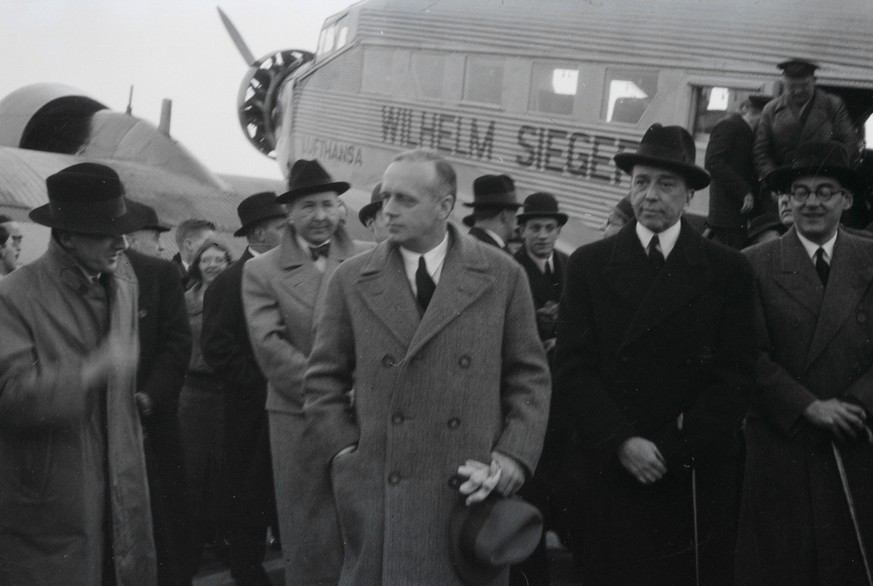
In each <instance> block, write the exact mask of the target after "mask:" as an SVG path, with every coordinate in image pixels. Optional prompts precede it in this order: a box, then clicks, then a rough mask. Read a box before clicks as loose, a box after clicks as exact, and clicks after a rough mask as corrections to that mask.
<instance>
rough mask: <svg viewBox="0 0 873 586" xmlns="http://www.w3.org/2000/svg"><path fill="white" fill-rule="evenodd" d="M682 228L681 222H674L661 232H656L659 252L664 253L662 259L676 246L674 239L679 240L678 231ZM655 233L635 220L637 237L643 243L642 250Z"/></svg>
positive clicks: (647, 245) (646, 246) (646, 248)
mask: <svg viewBox="0 0 873 586" xmlns="http://www.w3.org/2000/svg"><path fill="white" fill-rule="evenodd" d="M681 228H682V222H681V221H679V222H676V223H675V224H673V225H672V226H670V227H669V228H667V229H666V230H664V231H663V232H660V233H659V234H658V244H660V245H661V254H663V255H664V260H666V259H667V257H668V256H670V253H671V252H673V248H674V247H675V246H676V241H677V240H679V231H680V230H681ZM654 235H655V233H654V232H652V231H651V230H649V229H648V228H646V227H645V226H643V225H642V224H641V223H639V222H637V238H639V239H640V244H642V245H643V250H648V247H649V241H650V240H651V239H652V236H654Z"/></svg>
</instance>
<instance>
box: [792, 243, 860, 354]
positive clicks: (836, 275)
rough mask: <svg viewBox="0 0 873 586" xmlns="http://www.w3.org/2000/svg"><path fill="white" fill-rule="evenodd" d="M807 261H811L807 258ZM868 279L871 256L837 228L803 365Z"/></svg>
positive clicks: (854, 302)
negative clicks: (823, 287) (813, 329)
mask: <svg viewBox="0 0 873 586" xmlns="http://www.w3.org/2000/svg"><path fill="white" fill-rule="evenodd" d="M804 252H805V251H804ZM807 262H808V264H810V265H812V263H811V262H809V260H808V259H807ZM816 278H817V276H816ZM871 280H873V259H871V258H870V257H869V255H867V253H866V252H865V251H864V250H863V249H861V248H860V247H859V246H858V245H857V244H856V243H855V242H854V240H853V239H852V238H851V237H849V236H848V235H847V234H845V233H843V232H841V233H840V234H839V235H838V236H837V241H836V243H835V244H834V257H833V259H832V261H831V271H830V276H829V278H828V286H827V287H826V288H825V290H824V298H823V299H822V304H821V311H820V313H819V316H818V321H817V322H816V326H815V334H813V338H812V343H811V344H810V346H809V354H808V355H807V358H806V364H807V366H808V365H810V364H811V363H812V362H813V361H814V360H815V359H816V358H817V357H818V356H819V354H821V352H822V351H823V350H824V349H825V348H827V345H828V344H829V343H830V342H831V340H833V338H834V336H835V335H836V334H837V332H838V331H839V329H840V328H841V327H842V325H843V323H844V322H845V321H846V319H847V318H848V317H849V316H850V315H851V314H852V313H853V312H854V311H855V307H856V306H857V305H858V302H859V301H860V300H861V297H862V296H863V295H864V293H865V292H866V291H867V289H868V288H869V286H870V282H871Z"/></svg>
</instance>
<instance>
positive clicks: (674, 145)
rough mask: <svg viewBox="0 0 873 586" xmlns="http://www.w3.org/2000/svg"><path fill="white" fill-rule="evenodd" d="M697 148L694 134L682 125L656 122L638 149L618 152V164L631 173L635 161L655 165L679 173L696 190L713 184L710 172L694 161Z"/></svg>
mask: <svg viewBox="0 0 873 586" xmlns="http://www.w3.org/2000/svg"><path fill="white" fill-rule="evenodd" d="M695 156H696V148H695V146H694V139H693V138H691V134H689V133H688V131H687V130H685V129H684V128H682V127H681V126H661V125H660V124H652V125H651V126H649V129H648V130H646V134H644V135H643V140H641V141H640V146H639V147H637V151H636V152H635V153H618V154H617V155H615V156H614V157H613V160H614V161H615V165H616V167H618V168H619V169H621V170H622V171H624V172H625V173H627V174H628V175H631V174H632V173H633V170H634V165H640V164H642V165H652V166H655V167H662V168H665V169H669V170H671V171H675V172H676V173H679V174H680V175H682V176H683V177H685V180H686V181H687V182H688V187H689V188H691V189H694V190H697V189H703V188H704V187H706V186H707V185H709V173H707V172H706V171H705V170H704V169H702V168H700V167H698V166H697V165H695V164H694V160H695Z"/></svg>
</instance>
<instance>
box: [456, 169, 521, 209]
mask: <svg viewBox="0 0 873 586" xmlns="http://www.w3.org/2000/svg"><path fill="white" fill-rule="evenodd" d="M464 206H466V207H468V208H489V209H504V208H508V209H513V208H520V207H521V204H520V203H518V199H517V198H516V197H515V182H513V180H512V177H510V176H509V175H482V176H481V177H477V178H476V179H475V180H474V181H473V201H472V203H465V204H464Z"/></svg>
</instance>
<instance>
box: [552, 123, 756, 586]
mask: <svg viewBox="0 0 873 586" xmlns="http://www.w3.org/2000/svg"><path fill="white" fill-rule="evenodd" d="M694 161H695V147H694V140H693V139H692V138H691V135H690V134H689V133H688V131H687V130H685V129H684V128H681V127H679V126H667V127H663V126H661V125H660V124H654V125H652V126H651V127H650V128H649V129H648V130H647V131H646V134H645V135H644V136H643V139H642V141H641V142H640V145H639V148H638V149H637V151H636V152H627V153H620V154H618V155H616V156H615V163H616V165H617V166H618V167H619V168H620V169H621V170H622V171H624V172H625V173H627V174H628V175H630V179H631V181H630V183H631V185H630V189H631V203H632V205H633V208H634V215H635V217H636V220H635V221H632V222H630V223H629V224H627V225H626V226H625V227H624V228H622V229H621V230H620V231H619V232H618V233H617V234H615V235H614V236H611V237H609V238H605V239H603V240H600V241H598V242H595V243H592V244H589V245H586V246H583V247H581V248H579V249H578V250H577V251H576V252H574V253H573V254H572V255H571V256H570V260H569V262H568V264H567V269H566V271H565V273H564V295H563V297H562V301H561V304H560V309H559V317H558V340H557V344H556V347H555V386H554V398H553V400H554V408H553V410H552V413H553V420H552V422H550V423H553V424H554V426H555V427H556V429H557V432H558V433H560V434H561V437H562V440H564V441H566V442H568V447H567V450H568V454H567V458H566V460H564V461H565V462H571V464H569V466H570V467H571V470H572V473H571V476H573V477H574V478H573V485H572V489H574V490H575V493H576V494H577V499H578V500H577V509H576V511H575V512H574V514H573V515H572V518H571V519H570V523H571V529H572V531H573V534H574V535H573V539H572V542H571V543H572V545H573V548H574V549H575V550H576V551H577V555H578V559H579V561H580V562H581V569H582V577H583V582H584V583H585V584H586V585H593V586H597V585H601V584H616V585H619V584H622V585H623V584H635V585H643V586H644V585H651V586H660V585H662V584H676V585H691V584H695V583H699V584H725V585H728V584H732V583H733V577H732V571H733V562H734V560H733V552H734V545H735V536H736V528H735V522H736V507H737V503H736V483H737V479H736V474H737V469H738V458H739V442H738V433H739V430H740V424H741V421H742V418H743V415H744V413H745V411H746V406H747V404H748V394H749V393H750V391H751V387H752V382H753V380H752V376H753V372H754V344H753V339H752V336H751V335H750V332H752V331H753V327H754V298H753V282H752V271H751V267H749V264H748V262H747V261H746V260H745V258H743V256H742V254H740V253H739V252H737V251H734V250H730V249H727V248H725V247H722V246H720V245H717V244H714V243H712V242H710V241H708V240H704V239H703V238H702V237H701V236H700V235H699V234H698V233H697V232H695V230H694V229H693V228H692V227H691V225H690V224H689V223H688V222H687V221H686V220H684V219H683V218H682V215H683V213H684V212H685V210H686V209H687V208H688V205H689V203H690V201H691V197H692V196H693V194H694V191H695V190H698V189H703V188H704V187H706V186H707V185H708V184H709V175H708V174H707V173H706V171H704V170H703V169H701V168H700V167H698V166H696V165H695V164H694ZM698 568H699V575H696V574H698V571H696V570H697V569H698Z"/></svg>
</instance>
